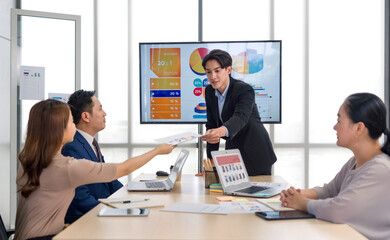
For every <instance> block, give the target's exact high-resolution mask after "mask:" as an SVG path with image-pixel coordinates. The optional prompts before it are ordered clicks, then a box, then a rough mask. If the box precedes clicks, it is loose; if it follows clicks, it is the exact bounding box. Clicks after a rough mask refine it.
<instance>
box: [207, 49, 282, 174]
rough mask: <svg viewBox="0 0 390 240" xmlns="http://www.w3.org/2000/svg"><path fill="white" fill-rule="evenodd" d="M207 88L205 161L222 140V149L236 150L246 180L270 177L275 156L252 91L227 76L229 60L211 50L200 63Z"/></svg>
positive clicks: (230, 59) (230, 66)
mask: <svg viewBox="0 0 390 240" xmlns="http://www.w3.org/2000/svg"><path fill="white" fill-rule="evenodd" d="M202 65H203V68H204V69H205V71H206V74H207V78H208V81H209V82H210V85H208V86H207V87H206V90H205V98H206V105H207V123H206V129H207V131H206V134H205V135H204V136H203V137H202V140H204V141H207V157H208V158H211V151H215V150H218V149H219V140H220V138H223V139H225V140H226V149H236V148H238V149H239V150H240V152H241V155H242V158H243V160H244V162H245V166H246V169H247V171H248V174H249V175H250V176H255V175H270V174H271V167H272V164H273V163H274V162H275V161H276V156H275V153H274V150H273V147H272V144H271V140H270V138H269V135H268V133H267V131H266V129H265V128H264V126H263V124H262V123H261V120H260V115H259V112H258V110H257V107H256V103H255V95H254V90H253V88H252V87H251V86H250V85H249V84H247V83H245V82H243V81H240V80H236V79H234V78H232V77H231V76H230V73H231V71H232V58H231V56H230V55H229V53H227V52H225V51H222V50H218V49H216V50H212V51H211V52H210V53H209V54H208V55H207V56H206V57H205V58H204V59H203V62H202Z"/></svg>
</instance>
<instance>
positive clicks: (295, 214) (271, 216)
mask: <svg viewBox="0 0 390 240" xmlns="http://www.w3.org/2000/svg"><path fill="white" fill-rule="evenodd" d="M256 215H257V216H259V217H262V218H264V219H266V220H284V219H300V218H315V216H314V215H313V214H310V213H307V212H302V211H298V210H294V211H264V212H256Z"/></svg>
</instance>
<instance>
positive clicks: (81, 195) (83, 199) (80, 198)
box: [62, 144, 99, 214]
mask: <svg viewBox="0 0 390 240" xmlns="http://www.w3.org/2000/svg"><path fill="white" fill-rule="evenodd" d="M62 154H63V155H64V156H70V157H74V158H76V159H84V157H83V156H82V155H81V154H80V153H79V152H78V151H75V150H74V149H73V148H72V146H71V145H69V144H67V145H65V146H64V148H63V149H62ZM98 204H99V201H98V200H97V199H96V198H95V197H94V196H93V195H92V194H91V193H90V192H89V188H88V187H87V186H86V185H83V186H80V187H77V188H76V191H75V196H74V198H73V201H72V205H73V207H75V208H76V209H77V211H80V212H82V213H83V214H84V213H86V212H88V211H89V210H91V209H92V208H94V207H95V206H96V205H98Z"/></svg>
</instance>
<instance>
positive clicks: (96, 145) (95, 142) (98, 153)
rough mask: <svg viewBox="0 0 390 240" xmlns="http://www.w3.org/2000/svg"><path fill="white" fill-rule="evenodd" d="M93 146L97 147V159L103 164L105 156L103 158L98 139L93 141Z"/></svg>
mask: <svg viewBox="0 0 390 240" xmlns="http://www.w3.org/2000/svg"><path fill="white" fill-rule="evenodd" d="M92 145H93V146H94V147H95V149H96V155H97V158H98V160H99V162H103V156H102V153H101V152H100V147H99V144H98V143H97V141H96V139H95V138H94V139H93V141H92Z"/></svg>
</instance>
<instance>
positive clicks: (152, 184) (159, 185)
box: [145, 182, 165, 188]
mask: <svg viewBox="0 0 390 240" xmlns="http://www.w3.org/2000/svg"><path fill="white" fill-rule="evenodd" d="M145 184H146V187H147V188H164V187H165V184H164V183H163V182H145Z"/></svg>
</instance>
